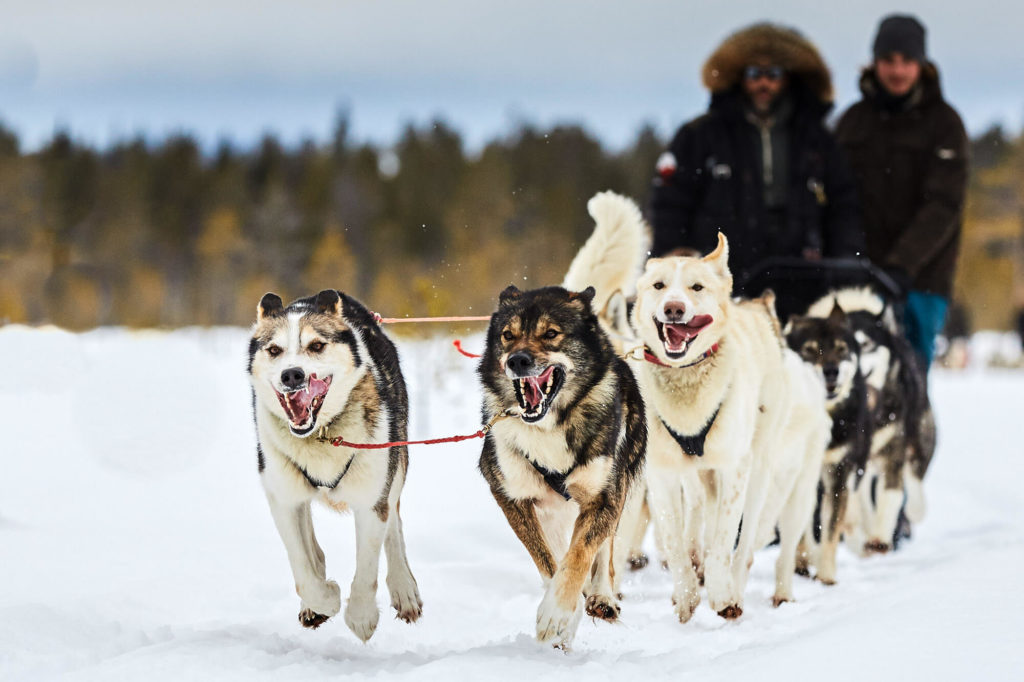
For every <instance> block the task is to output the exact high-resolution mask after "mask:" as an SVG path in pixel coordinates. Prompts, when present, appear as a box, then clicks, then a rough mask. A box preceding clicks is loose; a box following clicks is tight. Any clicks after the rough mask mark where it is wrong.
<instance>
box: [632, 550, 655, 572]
mask: <svg viewBox="0 0 1024 682" xmlns="http://www.w3.org/2000/svg"><path fill="white" fill-rule="evenodd" d="M650 561H651V560H650V558H649V557H648V556H647V555H646V554H644V553H643V552H641V553H640V554H634V555H632V556H631V557H629V570H631V571H641V570H643V569H645V568H647V564H648V563H650Z"/></svg>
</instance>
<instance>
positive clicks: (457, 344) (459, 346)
mask: <svg viewBox="0 0 1024 682" xmlns="http://www.w3.org/2000/svg"><path fill="white" fill-rule="evenodd" d="M452 344H453V345H454V346H455V350H457V351H459V352H460V353H462V354H463V355H465V356H466V357H467V358H482V357H483V356H482V355H477V354H476V353H470V352H469V351H465V350H463V349H462V341H459V340H458V339H455V340H454V341H452Z"/></svg>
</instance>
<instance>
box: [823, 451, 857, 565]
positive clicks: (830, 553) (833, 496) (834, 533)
mask: <svg viewBox="0 0 1024 682" xmlns="http://www.w3.org/2000/svg"><path fill="white" fill-rule="evenodd" d="M847 478H848V475H847V473H846V466H845V465H844V464H843V463H842V462H840V463H839V464H829V465H827V466H826V467H825V475H824V477H823V481H824V484H825V494H824V495H823V496H822V499H821V526H822V528H821V561H819V562H818V571H817V573H816V575H815V578H817V579H818V580H820V581H821V582H822V583H824V584H826V585H835V583H836V550H837V549H838V547H839V537H840V535H842V532H843V519H844V517H845V516H846V504H847V500H848V498H849V492H850V491H849V487H848V483H849V481H848V480H847ZM861 484H862V485H867V481H866V480H862V481H861Z"/></svg>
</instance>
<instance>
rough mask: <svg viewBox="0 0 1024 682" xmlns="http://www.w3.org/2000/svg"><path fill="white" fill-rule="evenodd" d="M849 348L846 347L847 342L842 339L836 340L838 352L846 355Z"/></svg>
mask: <svg viewBox="0 0 1024 682" xmlns="http://www.w3.org/2000/svg"><path fill="white" fill-rule="evenodd" d="M847 350H848V348H847V347H846V344H845V343H843V342H842V341H837V342H836V352H837V353H839V354H840V355H846V351H847Z"/></svg>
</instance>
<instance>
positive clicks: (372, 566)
mask: <svg viewBox="0 0 1024 682" xmlns="http://www.w3.org/2000/svg"><path fill="white" fill-rule="evenodd" d="M353 514H354V516H355V520H356V573H355V576H353V578H352V591H351V592H350V593H349V597H348V606H347V607H346V608H345V624H346V625H348V627H349V629H350V630H352V632H354V633H355V635H356V637H358V638H359V639H361V640H363V641H364V642H365V641H367V640H368V639H370V637H371V636H373V633H374V631H375V630H376V629H377V620H378V619H379V618H380V611H379V610H378V609H377V574H378V572H379V569H380V550H381V545H382V544H383V542H384V534H385V532H386V529H387V521H386V519H382V518H380V515H378V513H377V512H376V511H374V510H372V509H354V510H353Z"/></svg>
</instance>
